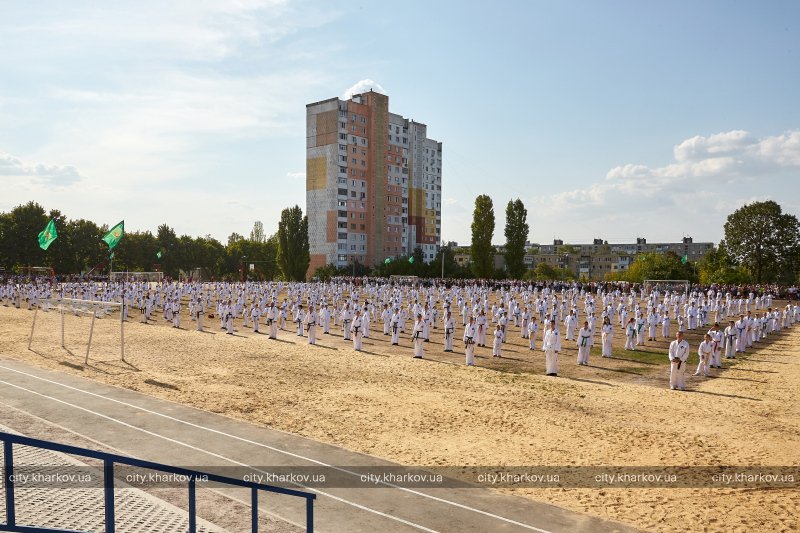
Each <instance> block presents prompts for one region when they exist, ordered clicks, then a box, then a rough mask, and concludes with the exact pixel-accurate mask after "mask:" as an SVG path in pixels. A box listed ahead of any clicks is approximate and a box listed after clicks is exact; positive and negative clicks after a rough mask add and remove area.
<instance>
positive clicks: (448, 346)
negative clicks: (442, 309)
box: [444, 311, 455, 352]
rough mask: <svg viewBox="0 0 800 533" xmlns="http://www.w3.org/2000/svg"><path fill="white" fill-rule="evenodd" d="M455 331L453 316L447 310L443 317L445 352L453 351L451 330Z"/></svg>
mask: <svg viewBox="0 0 800 533" xmlns="http://www.w3.org/2000/svg"><path fill="white" fill-rule="evenodd" d="M454 331H455V323H454V322H453V316H452V315H451V314H450V311H448V312H447V316H445V319H444V351H445V352H452V351H453V332H454Z"/></svg>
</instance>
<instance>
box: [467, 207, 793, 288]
mask: <svg viewBox="0 0 800 533" xmlns="http://www.w3.org/2000/svg"><path fill="white" fill-rule="evenodd" d="M527 214H528V212H527V210H526V209H525V206H524V205H523V203H522V201H520V200H519V199H516V200H511V201H509V202H508V204H507V206H506V227H505V237H506V243H505V246H504V247H503V248H504V250H503V253H504V255H505V269H498V268H496V267H495V256H496V255H497V254H498V250H497V248H496V247H495V246H493V245H492V239H493V238H494V227H495V218H494V207H493V204H492V199H491V198H490V197H489V196H487V195H480V196H478V197H477V198H476V199H475V209H474V211H473V219H472V226H471V229H472V241H471V245H470V267H471V271H472V274H474V276H475V277H478V278H496V279H500V278H507V279H536V280H560V281H570V280H574V279H575V274H574V272H572V271H570V270H569V269H566V268H562V267H557V266H553V265H549V264H546V263H538V264H537V265H536V267H535V268H533V269H527V268H526V266H525V263H524V258H525V254H526V249H525V243H526V241H527V238H528V234H529V229H530V228H529V227H528V224H527V221H526V219H527ZM724 232H725V237H724V239H723V240H722V241H721V242H720V243H719V245H718V246H716V247H715V248H714V249H712V250H710V251H709V252H708V253H706V254H705V255H704V256H703V257H702V259H700V260H699V261H696V262H692V261H689V260H688V259H687V258H685V257H680V256H678V255H677V254H675V253H673V252H666V253H642V254H637V255H636V259H635V260H634V261H633V263H632V264H631V265H630V267H629V268H628V269H626V270H623V271H617V272H610V273H608V274H606V276H605V279H606V280H608V281H628V282H633V283H641V282H642V281H644V280H646V279H686V280H689V281H691V282H693V283H702V284H714V283H717V284H726V285H727V284H743V283H759V284H760V283H780V284H784V285H789V284H793V283H796V282H798V281H800V224H798V220H797V217H796V216H794V215H791V214H788V213H784V212H783V210H782V208H781V206H780V205H778V203H776V202H774V201H771V200H770V201H764V202H753V203H750V204H745V205H744V206H742V207H740V208H739V209H737V210H736V211H734V212H733V213H731V214H730V215H729V216H728V217H727V220H726V222H725V226H724ZM559 253H565V254H575V253H577V252H576V251H575V250H574V249H573V250H570V247H569V246H562V247H561V248H560V249H559Z"/></svg>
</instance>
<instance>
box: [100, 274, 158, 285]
mask: <svg viewBox="0 0 800 533" xmlns="http://www.w3.org/2000/svg"><path fill="white" fill-rule="evenodd" d="M110 279H111V281H125V282H127V283H130V282H135V281H148V282H155V283H160V282H162V281H163V280H164V273H163V272H128V271H115V272H111V278H110Z"/></svg>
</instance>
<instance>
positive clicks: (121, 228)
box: [103, 220, 125, 250]
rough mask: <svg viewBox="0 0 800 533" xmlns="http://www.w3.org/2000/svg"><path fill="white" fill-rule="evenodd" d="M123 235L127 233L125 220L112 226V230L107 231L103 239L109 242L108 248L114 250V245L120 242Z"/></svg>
mask: <svg viewBox="0 0 800 533" xmlns="http://www.w3.org/2000/svg"><path fill="white" fill-rule="evenodd" d="M123 235H125V221H124V220H123V221H122V222H120V223H119V224H117V225H116V226H114V227H113V228H111V231H109V232H108V233H106V236H105V237H103V240H104V241H106V244H108V249H109V250H113V249H114V247H115V246H116V245H118V244H119V241H121V240H122V236H123Z"/></svg>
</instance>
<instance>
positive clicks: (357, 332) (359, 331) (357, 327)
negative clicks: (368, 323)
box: [350, 315, 364, 351]
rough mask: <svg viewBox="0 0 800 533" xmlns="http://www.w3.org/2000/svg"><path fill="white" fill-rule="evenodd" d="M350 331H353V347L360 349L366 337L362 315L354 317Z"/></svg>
mask: <svg viewBox="0 0 800 533" xmlns="http://www.w3.org/2000/svg"><path fill="white" fill-rule="evenodd" d="M350 331H351V332H352V333H353V349H354V350H356V351H360V350H361V339H362V338H363V337H364V319H363V318H361V316H360V315H359V316H356V317H354V318H353V321H352V323H351V324H350Z"/></svg>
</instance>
